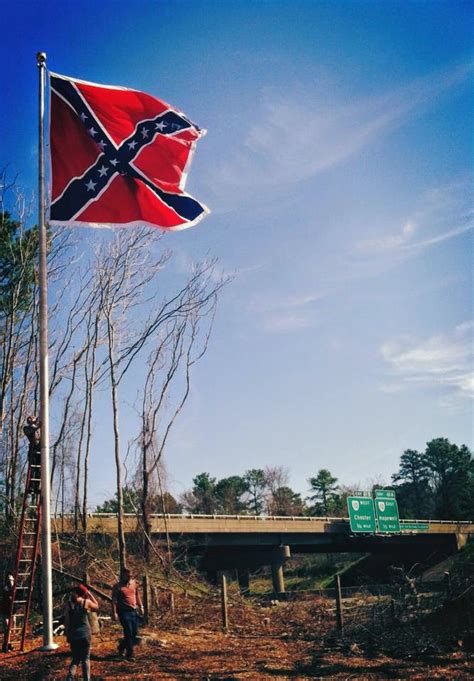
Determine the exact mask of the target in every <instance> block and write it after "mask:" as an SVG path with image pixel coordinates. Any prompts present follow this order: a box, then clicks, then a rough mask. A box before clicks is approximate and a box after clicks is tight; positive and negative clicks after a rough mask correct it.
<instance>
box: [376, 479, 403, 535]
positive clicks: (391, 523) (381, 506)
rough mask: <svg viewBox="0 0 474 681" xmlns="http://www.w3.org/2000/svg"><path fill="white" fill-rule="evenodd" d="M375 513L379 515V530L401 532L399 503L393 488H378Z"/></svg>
mask: <svg viewBox="0 0 474 681" xmlns="http://www.w3.org/2000/svg"><path fill="white" fill-rule="evenodd" d="M375 513H376V515H377V526H378V532H383V533H385V532H400V518H399V516H398V504H397V501H396V499H395V492H393V490H391V489H378V490H376V492H375Z"/></svg>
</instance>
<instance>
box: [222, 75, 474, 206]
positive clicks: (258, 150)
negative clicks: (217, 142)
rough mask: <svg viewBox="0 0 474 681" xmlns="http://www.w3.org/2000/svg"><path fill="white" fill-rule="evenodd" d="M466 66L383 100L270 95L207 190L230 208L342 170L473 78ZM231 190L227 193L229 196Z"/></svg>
mask: <svg viewBox="0 0 474 681" xmlns="http://www.w3.org/2000/svg"><path fill="white" fill-rule="evenodd" d="M472 69H473V66H472V64H470V63H469V64H464V65H462V66H458V67H457V68H454V69H452V70H450V71H447V72H438V73H435V74H431V75H429V76H427V77H423V78H418V79H416V80H414V81H412V82H410V83H409V84H407V85H405V86H403V87H399V88H397V89H395V90H393V91H391V92H388V93H385V94H383V95H380V96H375V97H370V98H365V99H359V100H352V101H348V100H347V99H343V98H341V97H340V96H337V95H335V94H334V93H332V92H330V91H329V88H327V86H326V87H325V89H324V90H323V91H321V92H319V91H316V88H315V90H314V91H313V92H311V93H307V92H306V93H305V94H304V95H303V94H302V95H300V96H299V97H297V96H296V95H293V98H289V94H288V92H287V91H285V92H284V93H280V92H278V91H276V90H275V89H272V88H268V89H265V90H264V91H263V93H262V97H261V101H260V104H256V107H255V111H254V112H253V117H254V120H257V121H258V122H257V123H255V124H254V125H253V126H252V127H250V129H249V131H248V133H247V135H246V136H245V137H244V138H243V139H236V140H234V141H233V142H234V144H236V145H237V144H238V146H235V147H234V151H233V152H232V150H231V151H229V148H228V146H227V147H226V158H225V160H223V161H222V162H221V163H220V164H217V165H216V166H215V167H214V169H213V171H212V177H210V178H209V184H210V185H211V186H212V188H213V190H214V191H215V192H216V195H219V196H221V197H222V196H223V197H224V198H225V200H226V201H229V200H230V196H232V195H233V196H235V195H236V190H246V191H247V196H251V195H253V194H255V193H256V192H259V193H260V194H261V192H262V191H264V190H269V189H274V188H278V189H279V190H281V191H282V190H283V189H284V187H285V186H287V185H288V184H290V183H291V184H294V183H298V182H300V181H302V180H305V179H307V178H310V177H312V176H313V175H315V174H316V173H319V172H321V171H323V170H325V169H327V168H330V167H332V166H334V165H335V164H338V163H340V162H342V161H344V160H345V159H347V158H348V157H350V156H351V155H353V154H354V153H356V152H357V151H359V150H360V149H362V148H363V147H364V146H366V145H367V144H369V143H371V142H372V141H373V140H374V139H375V138H377V137H378V136H380V135H382V134H384V133H386V132H387V131H389V130H391V129H394V128H395V127H397V126H399V125H401V124H402V123H403V122H404V121H406V120H407V119H408V118H409V117H410V116H413V115H415V114H416V113H418V112H419V111H420V110H422V109H423V108H424V107H426V106H428V105H429V104H431V103H432V102H433V101H435V100H436V99H437V98H438V97H440V96H441V95H443V94H444V93H445V92H447V91H448V90H450V89H452V88H455V87H456V86H459V85H460V84H462V83H463V82H464V81H466V79H467V78H468V76H469V74H470V73H471V72H472ZM226 190H228V191H226Z"/></svg>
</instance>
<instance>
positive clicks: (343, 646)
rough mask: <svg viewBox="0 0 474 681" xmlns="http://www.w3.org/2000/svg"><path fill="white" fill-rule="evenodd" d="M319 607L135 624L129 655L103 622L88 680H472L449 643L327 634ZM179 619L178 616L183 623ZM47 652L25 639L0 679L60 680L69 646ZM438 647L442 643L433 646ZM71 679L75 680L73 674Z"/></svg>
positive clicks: (209, 613) (206, 612) (203, 612)
mask: <svg viewBox="0 0 474 681" xmlns="http://www.w3.org/2000/svg"><path fill="white" fill-rule="evenodd" d="M324 613H325V606H324V604H323V603H322V604H320V605H319V606H317V607H315V606H314V605H311V606H308V605H301V604H298V605H294V604H285V605H283V606H277V607H274V608H260V609H258V608H257V609H256V608H250V607H247V606H235V607H232V608H231V610H230V621H231V628H230V631H229V633H228V634H224V633H222V631H221V630H220V611H219V607H218V605H216V604H213V605H212V606H211V605H203V606H202V607H200V608H199V609H197V610H196V609H194V610H193V612H187V613H185V612H183V613H181V616H180V617H179V621H178V619H177V618H176V617H174V618H170V619H168V621H167V620H166V617H164V618H163V617H162V618H160V619H159V620H157V621H156V622H155V623H154V625H153V626H149V627H144V628H143V629H142V630H141V636H142V638H143V644H142V645H140V646H137V648H136V650H135V653H136V660H135V661H134V662H128V661H126V660H123V659H120V658H118V657H117V655H116V650H117V648H116V646H117V641H118V638H119V636H120V627H119V626H117V625H115V624H112V623H107V624H106V626H105V627H104V629H103V631H102V634H101V635H99V636H94V638H93V645H92V658H91V671H92V679H93V680H94V681H113V680H115V679H128V680H130V681H135V680H136V681H140V680H143V679H196V680H207V679H209V680H211V679H212V680H213V681H217V680H222V681H223V680H227V681H230V680H232V679H252V680H254V681H265V680H270V679H314V678H320V679H364V680H365V679H369V680H370V679H472V678H473V677H474V659H473V657H472V655H471V656H469V654H468V653H467V652H463V651H462V650H461V649H460V648H456V646H451V649H450V650H449V649H444V652H442V653H441V652H433V649H431V651H430V652H429V653H428V652H425V653H417V652H416V650H407V649H404V650H403V652H402V653H398V654H397V655H388V654H387V653H386V652H381V651H377V650H375V649H374V648H373V647H372V648H367V647H364V646H363V645H362V644H356V643H353V642H351V641H350V640H346V641H343V642H341V640H340V639H338V638H337V637H334V636H333V633H332V631H333V623H332V622H328V620H327V617H325V615H324ZM183 620H184V622H183ZM56 641H57V643H59V645H60V647H59V648H58V650H57V651H54V652H51V653H42V652H40V651H39V650H38V648H39V646H40V645H41V639H39V638H37V639H34V640H32V641H30V642H29V644H28V649H27V650H26V651H25V652H24V653H19V652H12V653H9V654H8V655H2V654H0V680H1V681H53V680H59V679H62V680H63V679H65V677H66V671H67V667H68V664H69V654H68V646H67V643H66V640H65V639H64V637H62V636H58V637H57V639H56ZM440 650H441V648H440ZM78 678H81V677H80V675H78Z"/></svg>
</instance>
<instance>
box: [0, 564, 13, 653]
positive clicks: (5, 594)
mask: <svg viewBox="0 0 474 681" xmlns="http://www.w3.org/2000/svg"><path fill="white" fill-rule="evenodd" d="M14 581H15V578H14V577H13V574H12V573H11V572H7V574H6V575H5V584H4V586H3V589H2V602H1V607H2V624H3V646H2V652H4V653H7V652H8V651H9V650H13V646H12V645H8V646H7V638H8V623H9V617H10V610H11V606H12V601H13V584H14ZM13 622H15V615H13ZM13 626H15V625H13Z"/></svg>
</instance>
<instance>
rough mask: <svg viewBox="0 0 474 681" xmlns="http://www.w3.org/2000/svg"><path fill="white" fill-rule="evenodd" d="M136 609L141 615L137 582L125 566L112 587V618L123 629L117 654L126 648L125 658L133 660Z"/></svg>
mask: <svg viewBox="0 0 474 681" xmlns="http://www.w3.org/2000/svg"><path fill="white" fill-rule="evenodd" d="M137 610H138V611H139V612H140V614H141V615H143V605H142V600H141V598H140V592H139V590H138V584H137V582H136V581H135V580H134V579H133V578H132V573H131V572H130V570H128V569H127V568H123V569H122V570H121V572H120V579H119V581H118V582H117V583H116V584H115V585H114V588H113V589H112V619H113V620H114V622H115V621H116V620H117V616H118V619H119V620H120V624H121V625H122V629H123V639H121V641H120V642H119V645H118V651H119V654H120V655H122V653H123V652H124V651H125V650H126V651H127V659H128V660H133V659H134V657H133V647H134V646H135V644H136V642H137V633H138V618H137Z"/></svg>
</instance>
